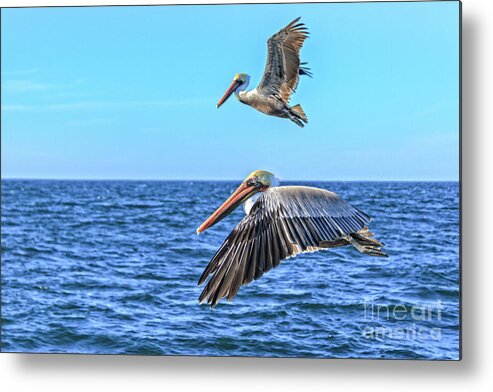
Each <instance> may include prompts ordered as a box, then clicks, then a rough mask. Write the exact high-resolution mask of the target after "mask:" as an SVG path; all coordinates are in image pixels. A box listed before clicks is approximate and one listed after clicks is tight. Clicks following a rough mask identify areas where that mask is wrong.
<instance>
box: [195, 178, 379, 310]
mask: <svg viewBox="0 0 493 392" xmlns="http://www.w3.org/2000/svg"><path fill="white" fill-rule="evenodd" d="M370 219H371V218H370V217H369V216H368V215H366V214H365V213H363V212H361V211H359V210H358V209H356V208H354V207H352V206H351V205H349V204H348V203H347V202H346V201H344V200H343V199H342V198H340V197H339V196H337V195H336V194H335V193H333V192H329V191H326V190H323V189H317V188H310V187H302V186H284V187H279V188H272V189H270V190H268V191H267V192H264V193H263V194H262V196H261V197H260V198H259V199H258V200H257V201H256V202H255V204H254V205H253V207H252V209H251V211H250V213H249V214H248V215H247V216H245V218H243V219H242V220H241V222H240V223H239V224H238V226H236V228H235V229H234V230H233V231H232V232H231V234H230V235H229V236H228V238H227V239H226V241H224V243H223V244H222V246H221V247H220V248H219V250H218V251H217V252H216V254H215V255H214V257H213V258H212V260H211V261H210V263H209V265H208V266H207V268H206V269H205V271H204V273H203V274H202V276H201V277H200V280H199V285H200V284H202V283H203V282H204V281H205V280H206V279H207V278H208V277H209V275H212V276H211V277H210V279H209V281H208V282H207V284H206V286H205V288H204V290H203V291H202V294H201V295H200V298H199V301H200V302H204V301H207V303H209V304H211V305H212V306H215V305H216V304H217V303H218V302H219V301H220V300H221V298H223V297H227V299H228V300H230V299H231V298H233V297H234V296H235V295H236V293H237V292H238V290H239V288H240V286H242V285H245V284H248V283H250V282H251V281H252V280H253V279H258V278H260V277H261V276H262V275H263V274H264V272H267V271H269V270H270V269H272V268H274V267H277V266H278V265H279V263H280V262H281V260H283V259H286V258H288V257H292V256H295V255H297V254H299V253H303V252H313V251H316V250H319V249H322V248H328V247H333V246H340V245H347V244H348V243H349V242H347V241H346V240H345V238H348V237H347V236H348V235H350V234H352V233H357V232H358V231H360V230H363V229H365V228H366V226H367V225H368V223H369V222H370ZM370 234H371V233H370ZM375 241H376V240H375ZM380 245H381V244H380Z"/></svg>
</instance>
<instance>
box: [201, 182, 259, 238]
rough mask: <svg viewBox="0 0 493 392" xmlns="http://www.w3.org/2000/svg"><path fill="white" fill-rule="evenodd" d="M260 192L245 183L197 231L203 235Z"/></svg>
mask: <svg viewBox="0 0 493 392" xmlns="http://www.w3.org/2000/svg"><path fill="white" fill-rule="evenodd" d="M258 191H259V189H257V188H256V187H255V186H253V185H247V184H246V183H245V182H243V183H242V184H241V185H240V186H239V187H238V189H236V190H235V191H234V192H233V194H232V195H231V196H230V197H229V198H228V200H226V201H225V202H224V203H223V204H221V206H220V207H219V208H218V209H217V210H216V211H215V212H214V213H213V214H212V215H211V216H210V217H209V218H207V219H206V220H205V221H204V223H202V224H201V225H200V226H199V228H198V229H197V234H200V233H202V232H203V231H205V230H207V229H208V228H209V227H211V226H214V225H215V224H216V223H217V222H219V221H221V220H222V219H224V218H226V217H227V216H228V215H229V214H231V213H232V212H233V211H234V210H235V209H236V208H237V207H238V206H239V205H240V204H241V203H243V202H244V201H245V200H246V199H248V198H249V197H251V196H252V195H253V194H255V193H257V192H258Z"/></svg>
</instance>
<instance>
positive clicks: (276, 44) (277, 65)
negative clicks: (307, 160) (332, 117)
mask: <svg viewBox="0 0 493 392" xmlns="http://www.w3.org/2000/svg"><path fill="white" fill-rule="evenodd" d="M299 20H300V18H298V19H295V20H293V21H292V22H291V23H290V24H288V25H287V26H286V27H285V28H283V29H281V30H279V31H278V32H277V33H276V34H274V35H273V36H272V37H270V39H269V40H268V41H267V50H268V53H267V64H266V66H265V71H264V76H263V78H262V80H261V81H260V84H259V85H258V86H257V87H256V88H254V89H253V90H250V91H246V88H247V87H248V84H249V83H250V75H247V74H244V73H239V74H236V75H235V77H234V78H233V82H232V83H231V86H229V88H228V89H227V90H226V93H225V94H224V96H223V97H222V98H221V100H220V101H219V103H218V104H217V108H219V107H220V106H221V105H222V104H223V103H224V102H226V100H227V99H228V98H229V97H230V96H231V94H233V93H234V94H235V96H236V98H238V100H239V101H240V102H242V103H244V104H246V105H250V106H251V107H253V108H254V109H257V110H258V111H260V112H262V113H265V114H268V115H270V116H277V117H283V118H289V119H290V120H291V121H293V122H294V123H295V124H296V125H299V126H300V127H304V124H306V123H308V117H307V116H306V114H305V112H304V111H303V109H302V108H301V106H300V105H295V106H289V100H290V97H291V94H293V93H294V92H295V90H296V87H297V86H298V81H299V75H308V76H311V72H310V69H309V68H306V67H305V65H306V63H300V49H301V47H302V46H303V42H304V41H305V39H306V38H308V31H307V29H306V27H305V25H304V24H303V23H298V21H299Z"/></svg>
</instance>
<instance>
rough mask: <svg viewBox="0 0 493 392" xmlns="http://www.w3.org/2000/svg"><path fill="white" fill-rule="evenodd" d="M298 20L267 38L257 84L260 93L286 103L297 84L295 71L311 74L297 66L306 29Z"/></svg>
mask: <svg viewBox="0 0 493 392" xmlns="http://www.w3.org/2000/svg"><path fill="white" fill-rule="evenodd" d="M299 20H300V18H298V19H295V20H293V21H292V22H291V23H290V24H288V25H287V26H286V27H285V28H283V29H282V30H280V31H279V32H277V33H276V34H274V35H273V36H272V37H270V38H269V41H267V64H266V66H265V71H264V76H263V78H262V80H261V82H260V84H259V85H258V87H257V90H258V91H259V92H260V93H263V94H266V95H273V96H277V97H278V98H280V99H282V100H283V101H284V102H286V103H288V102H289V98H290V96H291V94H293V93H294V92H295V90H296V87H297V86H298V81H299V75H300V74H302V75H309V76H311V74H310V71H309V69H307V68H304V67H302V68H301V69H300V49H301V47H302V46H303V42H304V41H305V39H307V38H308V30H307V29H306V27H305V25H304V24H303V23H298V22H299Z"/></svg>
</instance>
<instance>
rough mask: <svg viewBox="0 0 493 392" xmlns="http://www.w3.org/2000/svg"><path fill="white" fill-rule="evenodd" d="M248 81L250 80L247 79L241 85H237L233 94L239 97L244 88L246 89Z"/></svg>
mask: <svg viewBox="0 0 493 392" xmlns="http://www.w3.org/2000/svg"><path fill="white" fill-rule="evenodd" d="M249 83H250V82H249V81H248V80H247V81H246V82H245V83H243V84H242V85H241V86H238V88H237V89H236V90H235V96H236V98H238V99H239V98H240V93H244V92H245V90H246V89H247V87H248V84H249Z"/></svg>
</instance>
